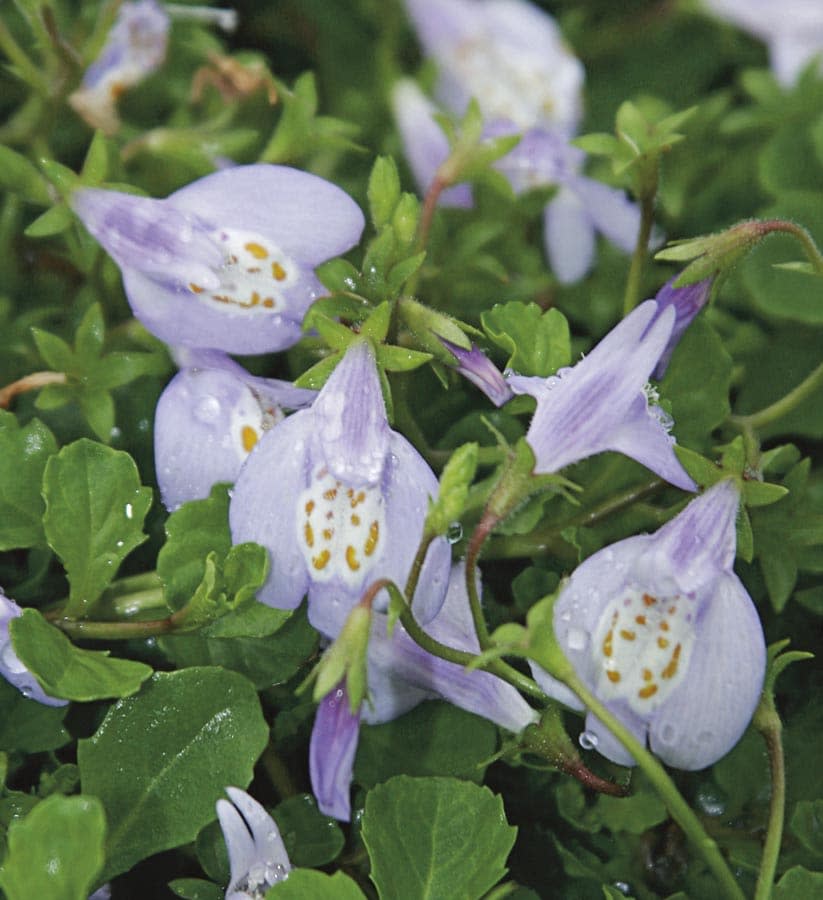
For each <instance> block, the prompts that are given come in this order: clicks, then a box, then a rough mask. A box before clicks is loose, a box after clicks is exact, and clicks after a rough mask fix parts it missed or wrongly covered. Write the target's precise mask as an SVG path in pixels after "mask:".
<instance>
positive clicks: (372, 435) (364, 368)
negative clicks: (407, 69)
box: [229, 340, 450, 637]
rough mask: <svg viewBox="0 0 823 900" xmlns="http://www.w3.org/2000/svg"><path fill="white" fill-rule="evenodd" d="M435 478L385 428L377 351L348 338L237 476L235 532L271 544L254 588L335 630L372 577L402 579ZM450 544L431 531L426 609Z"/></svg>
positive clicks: (423, 612) (439, 587)
mask: <svg viewBox="0 0 823 900" xmlns="http://www.w3.org/2000/svg"><path fill="white" fill-rule="evenodd" d="M436 494H437V479H436V478H435V476H434V473H433V472H432V470H431V469H430V468H429V466H428V465H427V463H426V462H425V460H424V459H423V458H422V457H421V456H420V454H419V453H418V452H417V451H416V450H415V449H414V448H413V447H412V445H411V444H410V443H409V442H408V441H407V440H406V439H405V438H404V437H402V436H401V435H399V434H398V433H397V432H395V431H393V430H392V429H391V428H389V424H388V420H387V418H386V408H385V405H384V402H383V394H382V391H381V388H380V380H379V377H378V373H377V367H376V363H375V360H374V353H373V351H372V349H371V347H370V346H369V344H368V343H367V342H366V341H365V340H361V341H355V342H354V343H353V344H352V345H351V346H350V347H349V349H348V350H347V351H346V354H345V356H344V357H343V359H342V361H341V362H340V363H339V364H338V366H337V368H336V369H335V370H334V372H333V373H332V375H331V377H330V378H329V380H328V381H327V382H326V384H325V385H324V387H323V389H322V390H321V391H320V393H319V395H318V397H317V399H316V400H315V402H314V404H313V405H312V407H311V408H310V409H306V410H301V411H299V412H296V413H294V415H292V416H289V417H288V418H287V419H286V420H285V421H283V422H281V423H280V424H279V425H278V426H277V428H274V429H272V430H271V431H268V432H267V433H266V434H264V435H263V436H262V438H261V439H260V441H259V442H258V444H257V446H256V447H255V449H254V451H253V452H252V453H251V455H250V456H249V458H248V460H247V461H246V463H245V465H244V466H243V469H242V471H241V472H240V475H239V476H238V478H237V481H236V483H235V487H234V493H233V496H232V501H231V505H230V508H229V518H230V523H231V530H232V536H233V539H234V540H235V541H236V542H237V543H241V542H243V541H256V542H257V543H259V544H262V545H263V546H264V547H267V548H268V550H269V555H270V560H271V569H270V574H269V578H268V581H267V582H266V584H265V585H264V586H263V588H262V589H261V590H260V591H259V592H258V595H257V596H258V599H259V600H260V601H262V602H263V603H267V604H269V605H270V606H276V607H278V608H280V609H294V608H296V607H297V606H299V604H300V601H301V600H302V598H303V596H304V595H305V594H306V593H308V597H309V620H310V621H311V623H312V624H313V625H314V627H315V628H317V629H318V630H319V631H320V632H322V633H323V634H324V635H326V636H327V637H335V636H336V635H337V634H338V633H339V631H340V628H341V627H342V625H343V622H344V621H345V619H346V617H347V616H348V614H349V611H350V610H351V609H352V607H353V606H354V605H355V604H356V603H357V602H358V601H359V600H360V597H361V595H362V593H363V591H364V590H365V588H366V587H367V586H368V585H369V584H370V583H371V582H373V581H375V580H376V579H378V578H389V579H391V580H392V581H394V582H396V583H397V584H400V585H401V586H402V585H403V584H405V581H406V578H407V576H408V574H409V570H410V568H411V564H412V560H413V559H414V555H415V553H416V550H417V544H418V542H419V540H420V537H421V536H422V530H423V522H424V520H425V518H426V513H427V508H428V502H429V498H430V497H434V496H436ZM449 559H450V553H449V546H448V544H447V542H446V540H445V539H444V538H437V539H436V540H435V541H434V542H433V543H432V545H431V547H430V548H429V553H428V556H427V558H426V562H425V564H424V567H423V572H422V574H421V584H425V585H426V586H427V588H426V591H425V592H421V596H424V599H425V604H426V605H425V606H421V607H419V608H416V610H415V612H416V614H417V616H418V618H419V619H420V621H422V622H426V621H429V620H430V619H431V618H432V617H433V616H434V614H435V613H436V612H437V610H438V609H439V607H440V604H441V603H442V600H443V596H444V594H445V591H446V585H447V581H448V569H449Z"/></svg>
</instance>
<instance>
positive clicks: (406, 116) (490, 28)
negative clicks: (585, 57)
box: [392, 0, 640, 283]
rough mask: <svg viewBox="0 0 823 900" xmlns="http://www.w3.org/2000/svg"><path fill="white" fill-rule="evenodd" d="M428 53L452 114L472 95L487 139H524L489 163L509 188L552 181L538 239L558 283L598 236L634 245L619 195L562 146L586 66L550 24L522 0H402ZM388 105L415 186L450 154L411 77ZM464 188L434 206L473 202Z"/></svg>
mask: <svg viewBox="0 0 823 900" xmlns="http://www.w3.org/2000/svg"><path fill="white" fill-rule="evenodd" d="M406 5H407V8H408V10H409V15H410V17H411V19H412V21H413V23H414V25H415V27H416V29H417V32H418V36H419V38H420V41H421V43H422V44H423V47H424V49H425V50H426V52H427V53H428V54H429V55H430V56H432V57H433V58H434V59H435V61H436V62H437V64H438V68H439V74H440V81H439V83H438V87H437V96H438V99H439V100H440V102H441V103H442V105H443V107H444V108H445V109H447V110H448V111H449V112H451V113H452V114H454V115H460V114H462V112H463V111H464V109H465V107H466V104H467V103H468V101H469V99H471V98H472V97H474V98H475V99H476V100H477V102H478V103H479V105H480V109H481V111H482V113H483V116H484V120H485V126H486V127H485V131H484V134H485V136H486V137H489V138H491V137H500V136H504V135H514V134H519V135H521V140H520V143H519V144H518V145H517V146H516V147H515V148H514V149H513V150H512V151H510V152H509V153H508V154H506V156H504V157H503V158H502V159H500V160H499V161H498V162H497V163H496V168H497V169H499V171H500V172H502V173H503V175H505V176H506V178H507V179H508V180H509V182H510V183H511V185H512V188H513V189H514V191H515V192H516V193H523V192H525V191H528V190H531V189H533V188H537V187H544V186H557V188H558V192H557V195H556V196H555V197H554V198H553V199H552V200H551V201H550V202H549V203H548V204H547V206H546V210H545V213H544V240H545V245H546V253H547V256H548V259H549V263H550V264H551V267H552V270H553V271H554V273H555V275H556V276H557V278H558V280H559V281H560V282H562V283H571V282H574V281H577V280H579V279H580V278H582V277H583V276H584V275H585V274H586V272H587V271H588V269H589V268H590V266H591V263H592V259H593V257H594V248H595V234H596V232H600V233H602V234H603V235H604V236H605V237H606V238H608V240H610V241H611V242H612V243H614V244H615V245H616V246H618V247H620V249H622V250H624V251H626V252H630V251H631V250H633V248H634V244H635V242H636V239H637V232H638V228H639V225H640V213H639V210H638V208H637V206H636V204H634V203H632V202H630V201H629V200H627V199H626V197H625V195H624V193H623V192H622V191H619V190H615V189H614V188H611V187H609V186H607V185H605V184H602V183H601V182H598V181H594V180H593V179H590V178H586V177H585V176H584V175H582V174H580V173H581V170H582V166H583V162H584V159H585V154H584V153H583V152H582V151H581V150H578V149H577V148H575V147H572V146H571V145H570V144H569V140H570V139H571V138H572V137H573V136H574V133H575V131H576V128H577V125H578V122H579V120H580V115H581V108H582V104H581V89H582V85H583V78H584V74H583V68H582V66H581V64H580V62H579V61H578V60H577V59H576V58H575V57H574V56H573V55H572V54H571V53H570V52H569V51H568V50H567V49H566V47H565V45H564V44H563V42H562V39H561V36H560V33H559V31H558V29H557V26H556V24H555V23H554V20H553V19H552V18H551V17H550V16H549V15H548V14H547V13H545V12H543V11H542V10H539V9H537V8H536V7H534V6H532V5H531V4H530V3H527V2H524V0H481V2H472V0H444V2H438V0H407V4H406ZM392 99H393V107H394V113H395V119H396V121H397V123H398V128H399V130H400V133H401V136H402V138H403V143H404V147H405V152H406V156H407V157H408V159H409V164H410V166H411V168H412V172H413V174H414V176H415V180H416V181H417V183H418V187H419V189H420V191H421V192H425V191H426V190H427V189H428V187H429V186H430V184H431V182H432V179H433V177H434V174H435V172H436V171H437V169H438V167H439V166H440V164H441V163H442V162H443V161H444V160H445V159H446V158H447V156H448V152H449V151H448V142H447V140H446V137H445V135H444V134H443V132H442V131H441V129H440V126H439V125H438V123H437V122H436V121H435V120H434V118H433V115H434V113H435V112H436V108H435V107H434V106H433V104H431V102H430V101H429V100H428V99H427V98H426V97H425V96H424V95H423V94H422V93H421V91H420V90H419V88H417V87H416V85H415V84H414V83H413V82H410V81H407V80H404V81H401V82H399V83H398V84H397V85H396V86H395V88H394V92H393V98H392ZM470 197H471V194H470V192H469V190H468V186H467V185H458V186H456V187H455V188H452V189H450V190H449V191H446V192H444V193H443V195H441V197H440V201H439V202H440V203H441V204H443V205H452V206H468V205H470V202H471V201H470Z"/></svg>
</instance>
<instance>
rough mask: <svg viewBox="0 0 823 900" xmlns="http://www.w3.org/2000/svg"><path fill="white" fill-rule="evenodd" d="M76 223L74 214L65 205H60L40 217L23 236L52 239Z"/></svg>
mask: <svg viewBox="0 0 823 900" xmlns="http://www.w3.org/2000/svg"><path fill="white" fill-rule="evenodd" d="M73 221H74V213H73V212H72V211H71V210H70V209H69V207H68V206H67V205H66V204H65V203H58V204H57V206H52V208H51V209H47V210H46V211H45V212H44V213H43V215H42V216H38V217H37V218H36V219H35V220H34V221H33V222H32V223H31V225H29V226H28V228H26V229H25V231H24V232H23V234H25V235H26V237H30V238H39V237H52V236H53V235H55V234H60V233H61V232H63V231H65V230H66V229H67V228H69V227H70V226H71V224H72V222H73Z"/></svg>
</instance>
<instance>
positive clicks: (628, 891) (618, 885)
mask: <svg viewBox="0 0 823 900" xmlns="http://www.w3.org/2000/svg"><path fill="white" fill-rule="evenodd" d="M612 887H613V888H614V889H615V890H618V891H620V893H621V894H623V895H624V896H626V897H631V895H632V894H633V893H634V890H633V889H632V886H631V885H630V884H629V883H628V881H615V882H612Z"/></svg>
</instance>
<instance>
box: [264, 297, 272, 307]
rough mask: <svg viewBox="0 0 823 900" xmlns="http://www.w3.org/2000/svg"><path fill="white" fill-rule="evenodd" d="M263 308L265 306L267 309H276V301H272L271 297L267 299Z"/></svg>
mask: <svg viewBox="0 0 823 900" xmlns="http://www.w3.org/2000/svg"><path fill="white" fill-rule="evenodd" d="M263 306H265V307H266V309H273V308H274V300H272V298H271V297H266V299H265V300H264V301H263Z"/></svg>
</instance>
